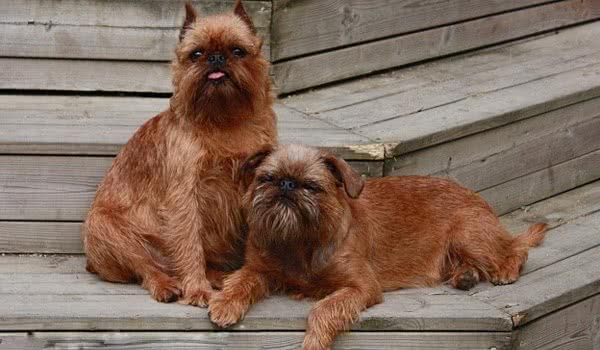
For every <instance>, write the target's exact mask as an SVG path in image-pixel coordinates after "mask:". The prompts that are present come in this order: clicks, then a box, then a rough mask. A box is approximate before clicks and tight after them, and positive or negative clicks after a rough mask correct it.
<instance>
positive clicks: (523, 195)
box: [480, 150, 600, 214]
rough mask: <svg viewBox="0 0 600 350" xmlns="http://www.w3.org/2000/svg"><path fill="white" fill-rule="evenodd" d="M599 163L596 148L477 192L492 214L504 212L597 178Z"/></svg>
mask: <svg viewBox="0 0 600 350" xmlns="http://www.w3.org/2000/svg"><path fill="white" fill-rule="evenodd" d="M599 162H600V150H597V151H594V152H590V153H588V154H585V155H583V156H580V157H578V158H574V159H572V160H569V161H566V162H564V163H561V164H558V165H554V166H551V167H549V168H547V169H544V170H540V171H537V172H534V173H531V174H528V175H525V176H522V177H519V178H516V179H514V180H510V181H507V182H505V183H503V184H500V185H497V186H494V187H491V188H488V189H485V190H483V191H481V192H480V194H481V195H482V196H483V198H485V199H486V200H487V201H488V203H489V204H490V205H491V206H492V207H493V208H494V209H495V210H496V213H498V214H505V213H508V212H510V211H512V210H515V209H517V208H519V207H521V206H524V205H529V204H531V203H534V202H537V201H539V200H542V199H544V198H548V197H551V196H553V195H555V194H558V193H561V192H565V191H568V190H570V189H572V188H575V187H577V186H581V185H584V184H586V183H588V182H592V181H594V180H596V179H598V178H600V167H599V166H598V164H600V163H599Z"/></svg>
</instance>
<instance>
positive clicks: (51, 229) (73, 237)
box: [0, 221, 83, 254]
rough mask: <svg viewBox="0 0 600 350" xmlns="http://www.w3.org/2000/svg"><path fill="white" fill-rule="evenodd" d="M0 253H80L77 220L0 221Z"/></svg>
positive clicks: (81, 244)
mask: <svg viewBox="0 0 600 350" xmlns="http://www.w3.org/2000/svg"><path fill="white" fill-rule="evenodd" d="M0 253H59V254H80V253H83V243H82V242H81V223H79V222H52V221H51V222H45V221H34V222H31V221H0Z"/></svg>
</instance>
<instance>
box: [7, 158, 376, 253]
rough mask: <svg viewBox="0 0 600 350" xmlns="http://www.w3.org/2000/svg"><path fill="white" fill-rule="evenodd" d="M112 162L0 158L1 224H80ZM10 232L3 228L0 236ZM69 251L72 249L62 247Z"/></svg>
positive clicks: (366, 165)
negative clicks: (7, 222) (7, 221)
mask: <svg viewBox="0 0 600 350" xmlns="http://www.w3.org/2000/svg"><path fill="white" fill-rule="evenodd" d="M112 160H113V158H112V157H61V156H39V157H37V156H0V220H13V221H14V220H21V221H30V220H35V221H40V220H41V221H45V220H52V221H80V220H83V219H84V218H85V215H86V214H87V211H88V209H89V206H90V204H91V202H92V199H93V197H94V194H95V192H96V188H97V186H98V184H100V181H101V180H102V179H103V178H104V175H105V173H106V171H107V170H108V168H109V167H110V165H111V164H112ZM350 164H351V165H353V166H355V168H356V170H357V171H359V172H360V173H361V174H365V175H373V176H377V175H381V171H382V167H383V164H382V163H381V162H350ZM12 225H13V226H18V223H14V224H12ZM9 226H10V225H9ZM34 227H35V226H33V227H30V228H34ZM38 228H40V227H39V226H38ZM74 228H75V227H72V228H71V229H74ZM9 229H10V228H7V227H5V228H2V229H0V232H5V230H9ZM54 229H55V228H53V227H52V226H50V227H49V228H44V230H45V232H43V234H44V235H48V234H52V233H53V232H54ZM46 230H49V232H48V231H46ZM11 235H12V234H11ZM72 236H73V233H72V231H71V232H67V233H66V237H65V239H68V237H72ZM0 237H2V235H0ZM29 238H31V237H29ZM24 239H25V240H26V239H27V238H26V237H24ZM7 240H8V241H10V238H9V237H7ZM24 243H25V242H24ZM56 243H58V242H56ZM25 245H27V244H26V243H25ZM9 246H10V244H9ZM72 248H73V246H72V245H71V246H70V247H65V249H67V250H69V249H72ZM0 251H2V249H1V248H0ZM8 251H13V250H11V249H10V248H9V250H8Z"/></svg>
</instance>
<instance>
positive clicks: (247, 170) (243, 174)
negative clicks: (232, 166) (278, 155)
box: [234, 145, 273, 191]
mask: <svg viewBox="0 0 600 350" xmlns="http://www.w3.org/2000/svg"><path fill="white" fill-rule="evenodd" d="M272 152H273V147H272V146H271V145H266V146H264V147H263V148H261V149H260V150H259V151H258V152H256V153H254V154H253V155H251V156H249V157H248V158H246V160H245V161H244V163H242V166H240V168H239V169H238V172H237V174H236V176H235V179H234V181H235V182H236V183H238V184H239V185H240V186H241V187H242V189H243V190H244V191H245V190H246V189H248V186H250V184H251V183H252V180H253V179H254V176H255V175H256V169H257V168H258V167H259V166H260V165H261V164H262V162H263V161H264V160H265V158H267V157H268V156H269V154H271V153H272Z"/></svg>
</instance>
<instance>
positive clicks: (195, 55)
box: [190, 49, 204, 62]
mask: <svg viewBox="0 0 600 350" xmlns="http://www.w3.org/2000/svg"><path fill="white" fill-rule="evenodd" d="M203 53H204V51H202V50H200V49H198V50H194V51H193V52H192V53H191V54H190V59H191V60H192V61H194V62H195V61H197V60H198V59H199V58H200V56H202V54H203Z"/></svg>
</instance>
